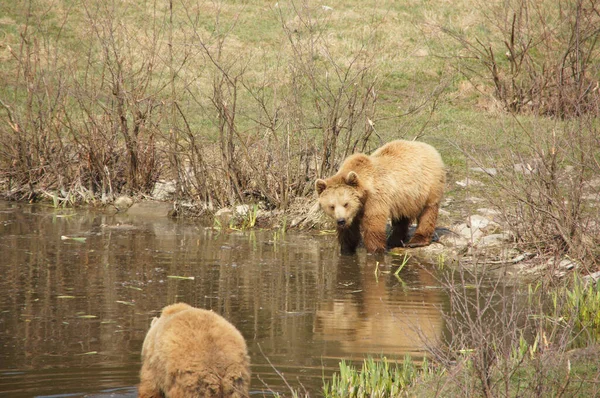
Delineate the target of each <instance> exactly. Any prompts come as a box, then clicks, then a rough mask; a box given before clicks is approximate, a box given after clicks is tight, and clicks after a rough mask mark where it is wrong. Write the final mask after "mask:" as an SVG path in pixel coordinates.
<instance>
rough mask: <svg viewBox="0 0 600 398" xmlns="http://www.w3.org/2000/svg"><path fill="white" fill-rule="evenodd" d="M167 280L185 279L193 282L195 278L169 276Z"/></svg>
mask: <svg viewBox="0 0 600 398" xmlns="http://www.w3.org/2000/svg"><path fill="white" fill-rule="evenodd" d="M167 278H171V279H184V280H190V281H193V280H194V279H195V278H194V277H193V276H179V275H167Z"/></svg>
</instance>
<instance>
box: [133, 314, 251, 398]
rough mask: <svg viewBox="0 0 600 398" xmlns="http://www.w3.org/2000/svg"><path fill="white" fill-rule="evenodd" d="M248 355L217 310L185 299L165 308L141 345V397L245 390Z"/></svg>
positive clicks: (235, 397) (243, 393)
mask: <svg viewBox="0 0 600 398" xmlns="http://www.w3.org/2000/svg"><path fill="white" fill-rule="evenodd" d="M249 387H250V359H249V357H248V350H247V348H246V342H245V340H244V338H243V337H242V335H241V334H240V332H239V331H238V330H237V329H236V328H235V326H233V325H232V324H230V323H229V322H227V320H225V318H223V317H221V316H220V315H218V314H216V313H214V312H212V311H207V310H203V309H199V308H194V307H191V306H189V305H187V304H184V303H178V304H173V305H169V306H167V307H165V308H163V310H162V313H161V316H160V317H159V318H154V319H153V320H152V325H151V326H150V329H149V330H148V333H147V335H146V338H145V339H144V344H143V347H142V369H141V371H140V385H139V397H140V398H162V397H166V398H188V397H229V398H241V397H248V396H249Z"/></svg>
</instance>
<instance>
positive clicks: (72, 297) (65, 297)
mask: <svg viewBox="0 0 600 398" xmlns="http://www.w3.org/2000/svg"><path fill="white" fill-rule="evenodd" d="M56 298H59V299H74V298H75V296H56Z"/></svg>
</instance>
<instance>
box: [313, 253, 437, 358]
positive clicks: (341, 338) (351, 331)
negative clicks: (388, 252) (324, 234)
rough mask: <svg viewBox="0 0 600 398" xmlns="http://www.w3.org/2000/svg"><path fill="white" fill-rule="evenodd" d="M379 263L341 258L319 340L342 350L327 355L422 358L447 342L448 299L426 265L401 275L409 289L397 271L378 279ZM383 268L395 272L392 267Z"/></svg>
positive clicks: (321, 315)
mask: <svg viewBox="0 0 600 398" xmlns="http://www.w3.org/2000/svg"><path fill="white" fill-rule="evenodd" d="M365 257H366V259H365ZM411 261H413V260H411ZM375 263H376V261H375V259H374V258H371V256H366V255H363V256H353V257H348V256H341V257H339V264H338V271H337V281H336V284H337V286H338V288H337V289H336V293H335V295H334V297H332V298H331V299H330V300H327V301H324V302H322V303H321V304H320V305H319V308H318V309H317V313H316V318H315V323H314V332H315V338H316V339H319V340H322V341H331V342H336V343H337V344H336V345H335V346H331V347H337V348H336V349H339V352H335V351H332V352H329V353H327V354H325V355H331V356H340V357H343V358H348V357H352V356H356V358H358V359H362V358H364V356H366V355H373V356H375V357H377V356H379V355H382V354H384V355H386V356H388V357H389V356H390V355H391V356H394V355H396V356H398V357H403V356H404V355H405V354H411V355H412V356H413V358H415V359H418V358H419V357H421V356H423V355H424V353H425V352H427V351H428V349H429V348H431V347H434V346H436V345H437V344H439V342H440V341H441V340H443V339H444V332H445V328H444V319H443V316H442V313H441V309H442V308H443V307H444V306H445V304H446V303H445V302H446V300H447V299H446V297H445V295H444V294H443V293H442V292H441V291H440V289H432V287H437V286H439V283H438V281H437V280H436V278H435V277H434V276H433V275H432V274H431V273H430V271H429V270H428V269H427V268H426V266H416V265H413V266H411V267H409V268H406V269H405V270H404V271H403V272H402V273H401V276H402V278H403V281H404V283H406V285H407V286H410V288H403V287H402V286H401V283H400V282H399V281H398V279H397V278H396V277H395V276H394V275H393V269H392V270H391V271H392V272H389V273H380V274H379V276H378V277H376V276H375V274H374V270H375V267H376V265H375ZM380 266H381V265H380ZM382 269H385V270H387V271H390V268H389V266H386V268H382Z"/></svg>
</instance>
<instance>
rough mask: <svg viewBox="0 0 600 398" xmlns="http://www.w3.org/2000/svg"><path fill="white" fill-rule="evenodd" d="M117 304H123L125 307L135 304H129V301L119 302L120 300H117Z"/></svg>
mask: <svg viewBox="0 0 600 398" xmlns="http://www.w3.org/2000/svg"><path fill="white" fill-rule="evenodd" d="M117 303H119V304H125V305H135V303H133V302H131V301H121V300H117Z"/></svg>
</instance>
